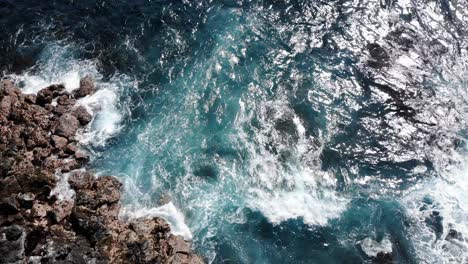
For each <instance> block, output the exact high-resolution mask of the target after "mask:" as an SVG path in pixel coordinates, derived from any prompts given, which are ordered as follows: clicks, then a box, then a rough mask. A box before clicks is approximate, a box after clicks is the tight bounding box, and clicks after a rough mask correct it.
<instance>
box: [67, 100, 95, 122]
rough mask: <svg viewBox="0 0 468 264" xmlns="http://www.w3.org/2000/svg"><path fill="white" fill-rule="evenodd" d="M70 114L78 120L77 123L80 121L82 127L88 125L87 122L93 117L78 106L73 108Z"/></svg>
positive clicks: (82, 107)
mask: <svg viewBox="0 0 468 264" xmlns="http://www.w3.org/2000/svg"><path fill="white" fill-rule="evenodd" d="M72 113H73V115H74V116H75V117H76V118H77V119H78V121H80V124H81V125H82V126H85V125H87V124H89V122H91V120H93V116H92V115H91V114H90V113H89V112H88V110H86V108H85V107H84V106H81V105H80V106H78V107H77V108H75V110H73V112H72Z"/></svg>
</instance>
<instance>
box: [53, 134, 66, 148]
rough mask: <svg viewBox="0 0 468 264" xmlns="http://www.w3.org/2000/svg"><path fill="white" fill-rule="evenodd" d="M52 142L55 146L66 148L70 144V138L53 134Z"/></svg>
mask: <svg viewBox="0 0 468 264" xmlns="http://www.w3.org/2000/svg"><path fill="white" fill-rule="evenodd" d="M52 143H53V144H54V147H55V148H57V149H60V150H64V149H65V147H66V146H67V144H68V139H66V138H64V137H61V136H56V135H53V136H52Z"/></svg>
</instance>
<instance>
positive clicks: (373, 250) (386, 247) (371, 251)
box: [360, 237, 392, 257]
mask: <svg viewBox="0 0 468 264" xmlns="http://www.w3.org/2000/svg"><path fill="white" fill-rule="evenodd" d="M360 244H361V248H362V250H363V251H364V253H366V255H367V256H369V257H376V256H377V254H378V253H380V252H385V253H391V252H392V242H390V240H389V239H388V238H387V237H385V238H384V239H382V241H380V242H377V241H375V240H373V239H371V238H369V237H368V238H365V239H364V240H362V241H361V242H360Z"/></svg>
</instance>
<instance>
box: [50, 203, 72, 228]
mask: <svg viewBox="0 0 468 264" xmlns="http://www.w3.org/2000/svg"><path fill="white" fill-rule="evenodd" d="M74 205H75V202H74V201H72V200H64V201H56V202H55V204H54V205H52V210H51V211H50V216H51V217H52V219H53V220H54V221H55V222H56V223H60V222H62V220H63V219H65V218H67V217H68V216H70V215H71V213H72V211H73V207H74Z"/></svg>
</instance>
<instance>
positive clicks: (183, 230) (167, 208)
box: [127, 202, 193, 240]
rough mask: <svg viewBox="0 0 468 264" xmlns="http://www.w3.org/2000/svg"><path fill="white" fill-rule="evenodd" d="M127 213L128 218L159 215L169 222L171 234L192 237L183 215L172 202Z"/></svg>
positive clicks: (188, 238) (186, 237)
mask: <svg viewBox="0 0 468 264" xmlns="http://www.w3.org/2000/svg"><path fill="white" fill-rule="evenodd" d="M127 215H128V216H129V217H130V218H140V217H161V218H163V219H164V220H166V221H167V222H168V223H169V226H170V227H171V233H172V234H174V235H180V236H183V237H184V238H185V239H186V240H191V239H192V237H193V235H192V232H191V231H190V228H189V227H188V226H187V224H186V223H185V218H184V215H183V214H182V213H181V212H180V211H179V210H178V209H177V208H176V207H175V205H174V204H173V203H172V202H169V203H167V204H165V205H162V206H160V207H154V208H149V209H145V208H142V209H138V210H136V211H133V212H128V213H127Z"/></svg>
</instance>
